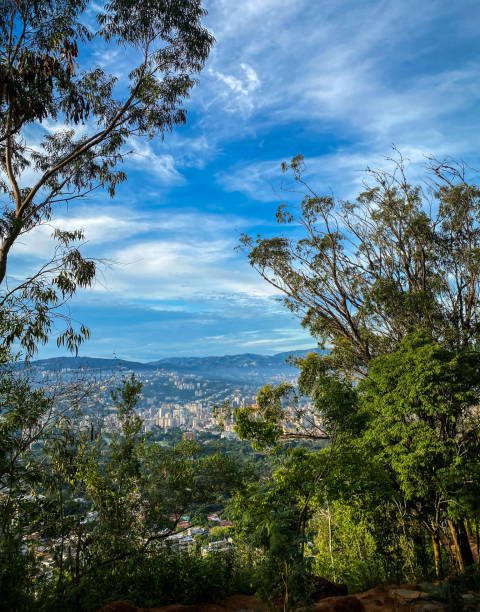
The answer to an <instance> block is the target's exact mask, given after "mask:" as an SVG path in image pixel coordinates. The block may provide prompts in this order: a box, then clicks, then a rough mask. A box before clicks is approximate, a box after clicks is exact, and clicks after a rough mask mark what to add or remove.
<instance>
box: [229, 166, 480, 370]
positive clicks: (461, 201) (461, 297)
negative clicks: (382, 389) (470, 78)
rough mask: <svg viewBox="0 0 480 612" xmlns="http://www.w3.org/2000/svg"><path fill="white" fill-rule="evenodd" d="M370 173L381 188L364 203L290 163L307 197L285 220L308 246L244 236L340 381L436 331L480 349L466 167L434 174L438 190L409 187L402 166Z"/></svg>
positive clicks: (476, 229) (478, 271) (474, 235)
mask: <svg viewBox="0 0 480 612" xmlns="http://www.w3.org/2000/svg"><path fill="white" fill-rule="evenodd" d="M393 164H394V165H393V170H392V171H391V172H388V171H372V170H368V175H369V177H370V179H372V180H373V184H371V185H366V186H365V190H364V191H363V192H362V193H361V194H360V195H359V196H358V198H357V200H356V201H355V202H349V201H347V202H344V201H336V200H335V199H334V198H333V197H331V196H321V195H319V194H317V193H316V192H315V191H314V190H313V189H312V188H311V187H310V186H309V185H308V184H307V183H306V181H305V179H304V172H305V164H304V160H303V157H302V156H300V155H299V156H297V157H295V158H293V160H292V161H291V163H290V164H284V166H283V169H284V171H285V172H287V171H291V172H292V174H293V178H294V180H295V181H296V182H297V183H298V184H299V185H300V186H301V187H302V189H305V196H304V198H303V200H302V202H301V204H300V207H299V210H298V213H297V211H295V210H294V209H293V208H292V209H291V210H290V209H289V207H288V206H287V205H285V204H282V205H281V206H280V208H279V211H278V214H277V221H278V222H279V223H281V224H287V225H288V224H290V225H293V226H297V227H300V230H301V232H302V235H301V237H300V238H299V239H295V238H287V237H285V236H278V237H274V238H262V237H261V236H259V237H258V238H257V239H256V240H254V239H252V238H250V237H249V236H243V237H242V240H241V244H242V245H243V247H244V248H245V249H246V251H247V254H248V258H249V261H250V264H251V265H252V266H253V267H254V268H255V269H256V270H257V271H258V272H259V274H260V275H261V276H262V277H263V278H264V279H265V280H266V281H267V282H269V283H270V284H272V285H273V286H275V287H276V288H278V289H280V290H281V291H282V292H283V293H284V294H285V298H284V302H285V304H286V306H287V307H288V308H290V309H291V310H292V311H293V312H295V313H298V314H299V315H300V316H301V317H302V324H303V326H304V327H307V328H308V329H309V330H310V331H311V333H312V335H313V336H314V337H315V338H317V339H318V340H319V342H320V344H321V345H322V346H329V349H330V350H329V352H328V354H327V355H326V356H324V359H325V360H326V362H327V365H328V367H329V368H330V369H332V370H333V371H335V372H337V373H338V374H340V373H342V372H344V373H346V374H347V375H355V376H359V377H363V376H364V374H365V372H366V369H367V367H368V364H369V362H370V360H371V359H372V358H374V357H376V356H378V355H382V354H385V353H388V352H392V351H394V350H395V349H396V348H397V347H398V346H399V343H400V342H401V340H402V338H404V337H405V335H407V334H409V333H412V332H415V331H416V330H418V329H419V328H424V329H428V330H429V332H430V333H431V334H432V337H433V338H434V339H437V340H439V341H440V342H442V343H444V344H445V345H446V346H447V347H449V348H451V349H453V348H460V347H462V346H470V345H474V344H475V343H476V342H478V340H479V322H480V319H479V311H478V295H479V281H480V259H479V257H478V254H479V253H480V250H479V246H480V242H479V241H480V225H479V220H480V218H479V197H480V190H479V189H478V187H476V186H475V185H471V184H469V182H468V179H467V177H466V172H465V168H464V167H462V166H460V165H454V164H446V163H443V164H442V163H436V162H435V160H432V162H431V166H430V179H431V183H430V186H429V185H428V184H427V185H426V186H424V187H422V186H419V185H417V186H415V185H411V184H410V183H409V182H408V179H407V176H406V171H405V166H404V162H403V159H402V158H401V157H399V158H398V159H397V160H396V161H394V162H393Z"/></svg>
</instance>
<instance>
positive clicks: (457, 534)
mask: <svg viewBox="0 0 480 612" xmlns="http://www.w3.org/2000/svg"><path fill="white" fill-rule="evenodd" d="M448 526H449V527H450V532H451V534H452V539H453V542H454V545H455V553H456V556H457V561H458V567H459V569H460V571H461V572H464V571H465V568H466V567H468V566H470V565H473V555H472V550H471V548H470V543H469V541H468V537H467V532H466V530H465V525H464V524H463V522H462V521H458V522H457V523H454V522H453V521H451V520H450V519H448Z"/></svg>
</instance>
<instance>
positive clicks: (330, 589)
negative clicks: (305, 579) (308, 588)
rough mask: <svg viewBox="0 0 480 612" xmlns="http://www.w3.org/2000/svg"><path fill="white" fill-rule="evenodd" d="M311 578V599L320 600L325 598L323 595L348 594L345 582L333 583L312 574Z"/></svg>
mask: <svg viewBox="0 0 480 612" xmlns="http://www.w3.org/2000/svg"><path fill="white" fill-rule="evenodd" d="M311 580H312V586H313V592H312V599H313V601H321V600H322V599H325V597H333V596H335V595H337V596H338V595H348V588H347V585H346V584H335V582H330V581H329V580H326V579H325V578H320V577H319V576H313V577H312V579H311Z"/></svg>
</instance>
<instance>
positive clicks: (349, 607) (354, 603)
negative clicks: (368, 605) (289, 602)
mask: <svg viewBox="0 0 480 612" xmlns="http://www.w3.org/2000/svg"><path fill="white" fill-rule="evenodd" d="M312 610H313V611H314V612H365V607H364V605H363V604H362V602H361V601H360V600H359V599H357V598H356V597H355V596H354V595H344V596H343V597H342V596H340V597H327V598H325V599H322V601H320V602H319V603H317V604H315V605H314V606H313V607H312Z"/></svg>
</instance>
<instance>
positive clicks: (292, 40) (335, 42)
mask: <svg viewBox="0 0 480 612" xmlns="http://www.w3.org/2000/svg"><path fill="white" fill-rule="evenodd" d="M205 7H206V8H207V10H208V16H207V17H206V18H205V20H204V23H205V25H206V26H207V27H208V28H209V29H210V30H211V31H212V33H213V34H214V36H215V38H216V41H217V42H216V45H215V47H214V48H213V50H212V52H211V54H210V57H209V59H208V61H207V63H206V66H205V68H204V70H203V71H202V73H201V74H200V75H199V84H198V85H197V86H196V88H195V89H194V90H193V91H192V94H191V96H190V98H189V100H188V101H187V102H186V108H187V110H188V120H187V124H186V125H185V126H182V127H181V128H176V129H175V130H174V131H173V132H172V133H171V134H167V135H166V137H165V139H164V140H163V141H162V139H160V138H158V139H154V140H151V141H148V140H135V141H134V142H132V149H133V151H134V153H133V154H132V155H131V156H130V158H129V159H128V160H127V161H126V163H125V168H124V169H125V171H126V172H127V174H128V181H127V182H126V183H125V184H123V185H122V186H121V187H120V188H119V189H118V190H117V194H116V196H115V198H114V199H110V198H109V196H108V195H107V194H101V195H96V196H92V197H91V198H90V199H86V200H84V201H82V202H76V203H74V204H72V205H71V206H70V207H69V209H68V211H67V210H65V209H60V210H58V211H57V213H56V216H55V218H54V224H55V225H56V226H57V227H61V228H62V229H69V228H79V227H80V228H83V229H84V231H85V236H86V244H85V245H84V253H85V254H86V255H89V256H94V257H96V258H99V259H101V260H105V263H104V265H103V266H102V267H101V270H100V272H99V275H98V279H97V282H96V283H95V286H94V287H93V288H92V289H91V290H88V291H81V292H79V293H78V294H77V295H76V296H75V297H74V299H73V300H72V301H71V302H70V304H69V310H70V314H71V316H72V318H73V319H74V321H79V322H83V323H85V324H86V325H87V326H88V327H89V329H90V332H91V339H90V340H89V341H88V342H87V343H86V344H85V345H83V346H82V347H81V349H80V354H82V355H90V356H96V357H112V356H114V355H115V356H118V357H120V358H124V359H133V360H139V361H150V360H155V359H160V358H162V357H166V356H175V355H176V356H180V355H198V356H204V355H223V354H234V353H247V352H248V353H263V354H273V353H276V352H280V351H288V350H295V349H302V348H311V347H312V346H314V345H315V342H314V340H313V339H312V338H311V337H310V336H309V334H308V332H307V331H305V330H303V329H302V328H301V325H300V321H299V320H298V319H297V318H295V317H294V316H293V315H292V314H291V313H289V312H288V311H287V310H286V309H285V308H284V307H283V305H282V304H281V303H280V302H279V294H278V293H276V292H275V291H274V289H273V288H272V287H270V286H269V285H268V284H266V283H265V281H263V280H262V279H261V278H260V277H259V276H258V275H257V274H256V273H255V272H254V271H253V270H252V269H251V268H250V266H249V264H248V261H247V258H246V256H245V254H243V253H241V252H238V251H237V250H235V246H236V245H237V244H238V239H239V236H240V234H241V233H243V232H246V233H248V234H251V235H253V236H256V235H257V234H262V235H265V236H273V235H278V234H279V233H282V231H284V228H283V227H278V226H276V223H275V211H276V209H277V207H278V205H279V204H281V203H282V202H283V201H284V200H285V199H287V200H289V201H291V202H295V201H297V202H299V201H300V200H301V196H302V194H301V193H295V194H292V193H291V192H290V191H288V187H289V186H288V183H287V184H286V183H285V179H284V178H283V177H282V173H281V169H280V163H281V162H282V161H283V160H287V161H288V160H289V159H291V158H292V157H293V156H295V155H297V154H299V153H302V154H303V155H304V157H305V159H306V164H307V178H308V180H309V181H310V182H311V183H312V185H313V186H314V187H315V188H316V190H317V191H319V192H325V193H329V194H331V193H333V194H334V195H335V196H336V197H338V198H354V197H355V194H356V193H358V191H359V190H360V189H361V186H362V182H363V180H364V178H365V175H364V171H365V169H366V167H367V166H370V167H374V168H375V167H384V166H385V164H386V163H387V162H386V159H385V158H386V157H388V156H389V155H391V154H392V145H394V146H395V147H397V148H398V149H399V150H400V151H401V152H402V154H403V156H404V157H405V158H406V159H407V160H408V165H409V167H408V172H409V176H410V177H413V178H414V179H415V178H417V177H421V176H422V174H423V168H424V164H425V159H426V156H428V155H435V156H437V157H444V156H452V157H455V158H457V159H462V160H465V161H467V162H468V163H470V164H472V165H475V164H476V163H477V162H478V161H479V159H478V158H479V153H478V141H479V138H478V136H479V134H480V130H479V128H480V125H479V123H480V113H479V104H478V101H479V94H480V53H479V51H480V45H479V42H478V23H480V3H479V2H478V0H457V2H455V3H452V2H451V1H448V0H428V1H427V0H416V1H411V0H402V1H401V2H399V1H398V0H387V1H380V0H374V1H368V0H354V1H343V0H315V1H313V2H312V0H306V1H303V0H244V1H243V2H238V0H207V1H206V2H205ZM81 60H82V57H80V61H81ZM89 61H94V62H97V63H98V64H99V65H101V66H102V67H103V68H104V69H105V70H108V71H110V72H113V73H115V74H118V75H119V76H120V77H121V76H122V75H123V74H126V73H128V72H129V71H130V70H131V68H132V67H133V58H132V57H129V56H128V54H125V52H124V51H123V50H121V49H115V48H109V49H105V48H98V49H93V52H92V54H91V56H90V57H89ZM43 129H45V130H47V131H49V130H52V131H53V130H55V129H56V126H55V125H54V124H53V123H49V122H48V121H47V122H46V123H45V124H44V125H43ZM50 233H51V228H49V227H45V226H44V227H41V228H40V229H39V230H37V231H36V232H35V234H34V235H29V236H27V237H26V238H25V240H24V241H23V242H22V244H19V245H17V246H16V247H15V250H14V252H13V256H12V260H11V266H12V267H11V271H10V274H11V275H13V276H15V275H17V276H19V277H20V276H21V275H22V274H24V273H25V271H28V270H31V269H35V268H36V267H38V265H39V263H41V262H42V261H44V260H45V259H46V258H47V257H48V254H49V252H50V248H51V242H50V239H49V236H50ZM61 353H62V351H59V350H58V349H57V347H56V344H54V343H51V344H49V345H48V346H46V347H44V348H42V349H41V350H40V352H39V357H53V356H57V355H59V354H61Z"/></svg>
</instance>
